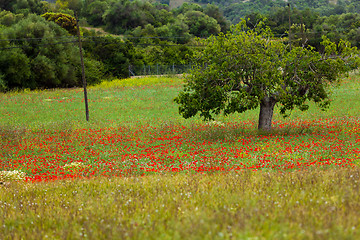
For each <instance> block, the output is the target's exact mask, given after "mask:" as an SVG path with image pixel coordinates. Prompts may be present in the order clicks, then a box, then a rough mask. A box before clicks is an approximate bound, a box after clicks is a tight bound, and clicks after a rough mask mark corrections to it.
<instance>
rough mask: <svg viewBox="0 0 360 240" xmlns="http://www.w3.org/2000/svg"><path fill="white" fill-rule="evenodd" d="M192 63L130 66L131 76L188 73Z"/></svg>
mask: <svg viewBox="0 0 360 240" xmlns="http://www.w3.org/2000/svg"><path fill="white" fill-rule="evenodd" d="M191 67H192V66H191V64H170V65H160V64H156V65H138V66H133V65H130V66H129V77H136V76H148V75H172V74H183V73H187V72H188V71H189V70H190V69H191Z"/></svg>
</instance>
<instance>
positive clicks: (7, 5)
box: [0, 0, 48, 15]
mask: <svg viewBox="0 0 360 240" xmlns="http://www.w3.org/2000/svg"><path fill="white" fill-rule="evenodd" d="M47 6H48V5H47V3H46V2H45V1H42V0H15V1H14V0H2V1H0V9H2V10H7V11H11V12H14V13H18V14H20V13H21V14H25V15H27V14H30V13H36V14H42V13H44V12H46V10H47Z"/></svg>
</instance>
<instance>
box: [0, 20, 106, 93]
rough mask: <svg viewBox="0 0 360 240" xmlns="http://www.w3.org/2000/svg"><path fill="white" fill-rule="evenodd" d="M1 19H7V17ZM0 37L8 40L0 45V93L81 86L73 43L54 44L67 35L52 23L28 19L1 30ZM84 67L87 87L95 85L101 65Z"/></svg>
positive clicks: (99, 76) (92, 62)
mask: <svg viewBox="0 0 360 240" xmlns="http://www.w3.org/2000/svg"><path fill="white" fill-rule="evenodd" d="M3 16H4V18H9V16H8V14H6V15H3ZM1 21H3V20H2V18H0V22H1ZM0 37H1V38H3V39H10V40H8V41H2V44H4V45H3V46H2V47H4V49H2V50H0V53H1V54H0V62H1V64H0V68H1V74H2V83H1V85H2V87H1V88H2V90H11V89H14V88H30V89H35V88H54V87H74V86H81V85H82V81H81V77H80V73H81V71H80V57H79V49H78V48H77V47H76V45H75V43H73V44H59V43H58V42H59V41H61V38H64V37H69V35H68V33H67V32H66V31H65V30H64V29H62V28H61V27H60V26H58V25H57V24H55V23H54V22H49V21H46V20H45V19H44V18H42V17H40V16H36V15H29V16H28V17H25V18H23V19H21V20H19V21H17V22H16V23H14V24H12V25H11V26H8V27H4V28H3V29H2V34H1V35H0ZM86 63H87V65H88V66H89V68H88V69H87V70H86V71H87V72H88V73H89V74H91V76H90V77H89V79H90V81H89V83H90V84H91V83H92V82H94V83H96V82H98V81H99V79H98V78H101V76H102V74H101V71H102V69H103V67H102V65H101V63H97V62H96V61H95V60H86ZM19 66H21V67H19ZM92 68H97V69H96V70H93V69H92Z"/></svg>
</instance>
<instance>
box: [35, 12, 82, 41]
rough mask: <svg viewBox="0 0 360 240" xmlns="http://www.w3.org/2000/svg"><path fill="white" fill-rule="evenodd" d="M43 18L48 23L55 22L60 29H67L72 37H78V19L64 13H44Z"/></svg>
mask: <svg viewBox="0 0 360 240" xmlns="http://www.w3.org/2000/svg"><path fill="white" fill-rule="evenodd" d="M41 16H42V17H44V18H45V19H46V20H47V21H52V22H55V23H56V24H57V25H59V26H60V27H62V28H64V29H66V31H68V32H69V33H70V34H71V35H76V33H77V29H76V19H75V18H74V17H73V16H70V15H69V14H64V13H49V12H47V13H44V14H43V15H41Z"/></svg>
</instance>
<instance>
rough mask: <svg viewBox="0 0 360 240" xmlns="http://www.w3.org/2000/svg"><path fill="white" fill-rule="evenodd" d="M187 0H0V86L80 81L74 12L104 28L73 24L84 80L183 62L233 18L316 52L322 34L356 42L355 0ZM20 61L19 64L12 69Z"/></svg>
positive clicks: (359, 26)
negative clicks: (174, 1) (173, 2)
mask: <svg viewBox="0 0 360 240" xmlns="http://www.w3.org/2000/svg"><path fill="white" fill-rule="evenodd" d="M194 2H197V3H194ZM194 2H192V3H185V4H183V5H182V6H180V7H178V8H175V9H170V7H169V1H154V0H153V1H151V0H133V1H131V0H54V1H41V0H11V1H10V0H3V1H1V2H0V8H1V9H0V10H2V12H0V30H1V31H0V40H1V41H0V89H1V90H2V91H6V90H11V89H13V88H53V87H73V86H78V85H81V80H80V69H79V57H78V47H77V45H76V43H75V40H76V39H75V38H74V37H73V35H74V34H75V33H76V31H75V30H76V28H75V23H76V21H75V19H74V13H75V12H76V13H77V14H78V16H79V18H80V25H81V26H83V27H93V28H96V29H97V30H99V29H103V30H105V31H106V32H107V33H108V34H105V35H104V34H103V33H100V31H95V30H91V29H93V28H82V30H81V32H82V35H83V41H84V42H83V48H84V52H85V64H86V69H87V70H86V71H87V78H88V81H89V83H90V84H92V83H96V82H99V81H101V80H102V79H106V78H113V77H116V78H121V77H127V76H128V67H129V65H155V64H161V65H167V64H169V65H170V64H188V63H189V62H190V61H191V60H190V59H191V55H192V53H193V50H194V47H193V46H194V45H196V44H197V40H196V37H200V38H208V37H209V36H211V35H215V36H216V35H218V34H219V33H226V32H228V31H229V29H230V21H229V20H231V21H232V22H233V23H234V22H236V21H238V20H237V19H240V18H241V17H245V19H246V23H247V26H248V27H249V28H250V29H251V28H254V27H256V25H257V24H258V23H259V22H260V21H264V22H265V24H266V25H267V26H269V27H270V28H271V30H272V32H273V33H274V35H275V36H277V37H279V38H289V36H290V37H291V41H292V44H293V45H304V44H305V45H311V46H314V47H315V48H316V49H318V50H320V51H321V45H320V42H321V36H322V35H326V36H327V37H328V38H329V39H330V40H331V41H335V42H339V40H340V39H344V40H348V41H349V42H351V43H352V45H354V46H358V47H359V45H360V41H359V40H360V14H359V13H355V12H356V9H359V8H358V5H359V4H358V1H341V0H339V1H338V3H337V4H336V5H334V4H331V3H330V2H329V1H327V0H321V1H310V0H298V1H289V2H290V9H289V7H288V6H287V4H286V3H285V2H284V1H281V0H276V1H270V0H250V1H247V2H242V1H235V0H234V1H221V0H212V1H211V3H212V4H209V2H210V1H206V0H194ZM295 3H296V4H295ZM238 7H239V8H241V9H242V10H241V11H238V12H237V14H236V17H231V15H229V12H228V10H227V9H231V11H233V13H234V14H235V12H236V9H238ZM340 8H341V9H342V10H341V9H340ZM324 9H327V10H326V11H325V10H324ZM331 9H333V10H334V9H337V10H336V11H335V10H334V11H330V10H331ZM339 9H340V10H341V11H340V10H339ZM289 10H290V11H289ZM289 13H290V20H291V30H290V35H289ZM329 13H334V14H332V15H331V14H330V15H329ZM338 13H340V14H338ZM225 16H227V18H226V17H225ZM234 16H235V15H234ZM228 19H229V20H228ZM87 29H90V30H87ZM20 39H27V40H23V41H20ZM64 42H66V43H64ZM20 65H21V66H24V67H23V68H22V69H19V67H18V66H20Z"/></svg>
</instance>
